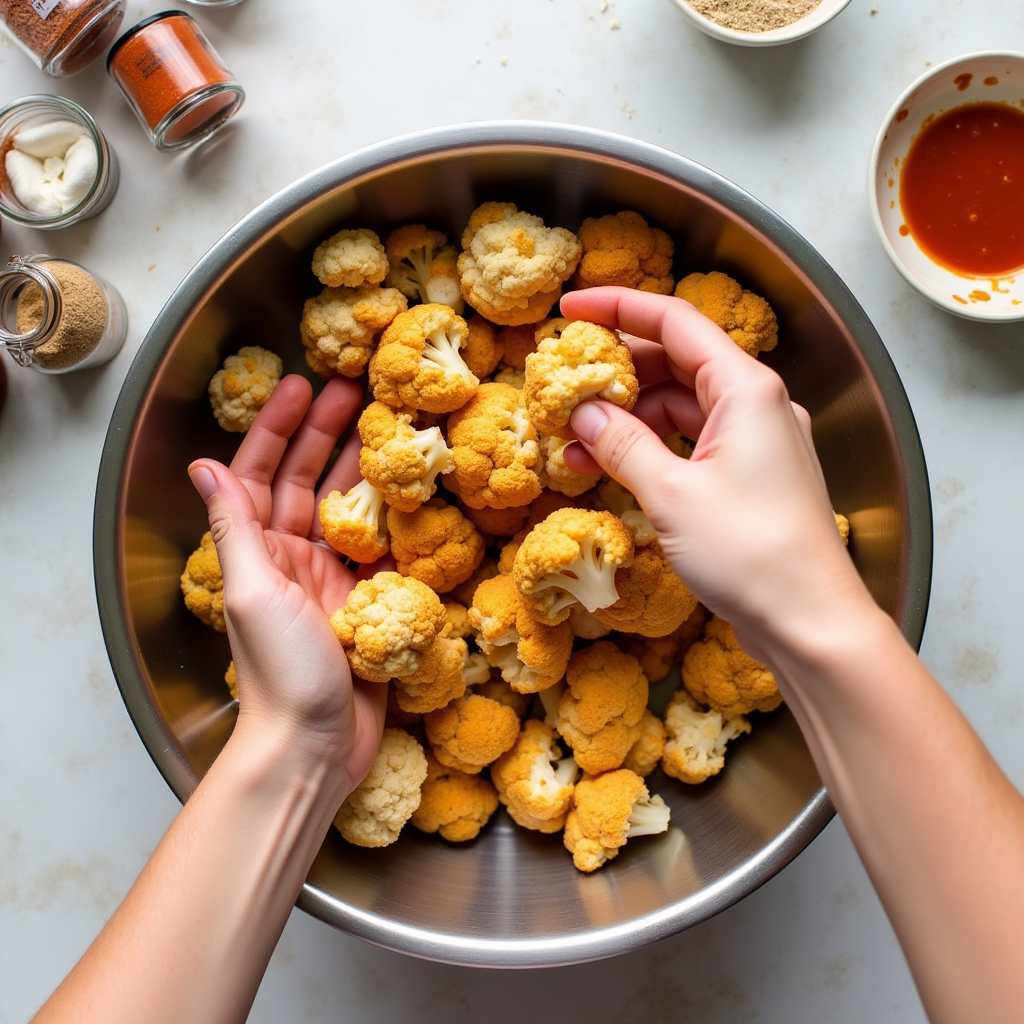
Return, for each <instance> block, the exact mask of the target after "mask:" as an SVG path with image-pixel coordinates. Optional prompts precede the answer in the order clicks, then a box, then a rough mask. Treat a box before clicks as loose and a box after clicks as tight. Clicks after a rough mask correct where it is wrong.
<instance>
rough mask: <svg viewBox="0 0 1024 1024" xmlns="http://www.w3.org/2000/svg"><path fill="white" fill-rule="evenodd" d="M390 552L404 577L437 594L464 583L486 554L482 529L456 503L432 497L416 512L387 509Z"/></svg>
mask: <svg viewBox="0 0 1024 1024" xmlns="http://www.w3.org/2000/svg"><path fill="white" fill-rule="evenodd" d="M388 533H389V534H390V535H391V554H392V556H393V557H394V559H395V561H396V563H397V564H398V571H399V572H400V573H401V574H402V575H403V576H414V577H415V578H416V579H418V580H422V581H423V582H424V583H426V585H427V586H428V587H430V588H431V590H434V591H436V592H437V593H438V594H444V593H447V592H448V591H449V590H451V589H452V588H453V587H457V586H458V585H459V584H460V583H465V582H466V580H468V579H469V577H470V576H472V575H473V573H474V572H476V569H477V566H478V565H479V564H480V562H481V561H482V560H483V557H484V539H483V537H482V536H481V535H480V532H479V530H477V528H476V527H475V526H474V525H473V524H472V523H471V522H470V521H469V520H468V519H467V518H466V517H465V516H464V515H463V514H462V513H461V512H460V511H459V510H458V509H457V508H456V507H455V506H454V505H447V504H445V502H443V501H442V500H441V499H440V498H431V499H430V501H428V502H425V503H424V504H422V505H420V507H419V508H418V509H416V511H415V512H400V511H399V510H398V509H395V508H393V509H391V510H390V511H389V512H388Z"/></svg>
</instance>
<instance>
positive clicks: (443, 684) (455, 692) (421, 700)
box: [394, 636, 468, 715]
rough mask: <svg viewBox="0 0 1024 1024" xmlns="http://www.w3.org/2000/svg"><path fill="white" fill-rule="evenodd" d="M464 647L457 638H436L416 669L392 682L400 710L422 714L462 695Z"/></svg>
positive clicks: (464, 683)
mask: <svg viewBox="0 0 1024 1024" xmlns="http://www.w3.org/2000/svg"><path fill="white" fill-rule="evenodd" d="M467 656H468V647H467V645H466V641H465V640H463V639H461V638H455V637H449V636H439V637H438V638H437V639H436V640H435V641H434V642H433V643H432V644H431V645H430V646H429V647H428V648H427V649H426V650H425V651H424V652H423V656H422V658H421V659H420V664H419V667H418V668H416V669H414V670H413V671H412V672H409V673H408V674H407V675H404V676H402V677H401V678H396V679H395V681H394V682H395V702H396V703H397V704H398V706H399V707H400V708H401V709H402V710H403V711H408V712H412V713H414V714H419V715H425V714H427V713H428V712H430V711H436V710H437V709H438V708H443V707H444V706H445V705H446V704H448V703H449V702H451V701H453V700H455V699H456V698H457V697H461V696H462V695H463V694H464V693H465V692H466V686H467V685H468V684H467V682H466V675H465V672H466V658H467Z"/></svg>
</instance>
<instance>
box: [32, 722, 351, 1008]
mask: <svg viewBox="0 0 1024 1024" xmlns="http://www.w3.org/2000/svg"><path fill="white" fill-rule="evenodd" d="M327 775H328V772H327V769H326V768H325V767H323V766H322V765H321V764H317V763H316V760H315V759H314V758H296V756H295V753H294V745H293V744H292V743H291V742H290V741H289V740H288V738H287V737H284V736H280V737H272V738H265V737H262V736H250V735H246V734H244V732H243V731H242V730H238V729H236V733H235V735H234V736H232V738H231V740H230V741H229V742H228V744H227V746H226V747H225V749H224V750H223V752H222V753H221V755H220V756H219V757H218V759H217V761H216V762H215V763H214V765H213V766H212V767H211V769H210V771H209V772H208V774H207V775H206V777H205V778H204V779H203V781H202V782H201V784H200V785H199V787H198V788H197V790H196V792H195V793H194V794H193V796H192V797H191V798H190V799H189V800H188V802H187V803H186V805H185V807H184V808H183V809H182V811H181V813H180V814H179V815H178V817H177V818H176V819H175V821H174V822H173V824H172V825H171V827H170V829H169V830H168V832H167V834H166V835H165V836H164V838H163V840H162V841H161V842H160V845H159V846H158V847H157V850H156V851H155V852H154V854H153V856H152V858H151V859H150V861H149V863H148V864H147V865H146V867H145V869H144V870H143V872H142V874H141V875H140V876H139V878H138V880H137V881H136V883H135V885H134V886H133V887H132V889H131V891H130V892H129V894H128V896H127V897H126V899H125V900H124V902H123V904H122V905H121V907H120V908H119V909H118V910H117V912H116V913H115V914H114V916H113V917H112V918H111V920H110V922H109V923H108V924H107V926H106V927H105V928H104V929H103V931H102V932H101V933H100V935H99V936H98V938H97V939H96V941H95V942H94V943H93V945H92V946H91V947H90V948H89V950H88V951H87V952H86V954H85V955H84V956H83V958H82V959H81V961H80V962H79V963H78V965H77V966H76V967H75V968H74V970H73V971H72V972H71V974H70V975H69V976H68V978H67V979H66V980H65V981H64V983H63V984H62V985H61V986H60V988H58V989H57V991H56V992H55V993H54V995H53V996H52V997H51V999H50V1000H49V1002H48V1003H47V1004H46V1005H45V1006H44V1007H43V1009H42V1010H41V1011H40V1012H39V1014H38V1016H37V1018H36V1020H37V1022H38V1024H51V1022H63V1021H74V1022H75V1024H82V1022H85V1021H96V1022H103V1024H118V1022H121V1021H123V1022H125V1024H128V1022H132V1024H135V1022H137V1021H140V1020H145V1021H147V1022H149V1024H161V1022H165V1021H166V1022H168V1024H170V1022H174V1024H178V1022H181V1021H189V1022H190V1024H204V1022H207V1021H209V1022H214V1021H216V1022H226V1021H244V1020H245V1018H246V1016H247V1014H248V1011H249V1007H250V1006H251V1003H252V1000H253V998H254V997H255V994H256V990H257V988H258V987H259V983H260V979H261V978H262V975H263V971H264V970H265V968H266V965H267V963H268V962H269V960H270V956H271V953H272V952H273V949H274V946H275V944H276V943H277V940H278V938H279V937H280V934H281V931H282V930H283V928H284V925H285V923H286V921H287V919H288V915H289V912H290V910H291V908H292V906H293V905H294V902H295V899H296V898H297V896H298V893H299V891H300V889H301V887H302V883H303V880H304V878H305V876H306V872H307V871H308V868H309V865H310V864H311V863H312V860H313V858H314V857H315V855H316V852H317V850H318V849H319V847H320V844H321V842H322V841H323V838H324V835H325V834H326V832H327V830H328V828H329V827H330V823H331V820H332V818H333V816H334V813H335V812H336V811H337V808H338V806H339V805H340V803H341V801H342V800H343V799H344V796H345V795H346V792H345V785H344V782H343V780H339V779H337V778H336V777H335V778H329V777H327Z"/></svg>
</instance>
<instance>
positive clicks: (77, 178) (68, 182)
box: [58, 135, 99, 213]
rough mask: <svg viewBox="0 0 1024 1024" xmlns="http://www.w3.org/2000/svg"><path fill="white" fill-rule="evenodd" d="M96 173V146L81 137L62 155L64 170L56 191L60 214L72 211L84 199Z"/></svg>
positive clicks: (86, 137)
mask: <svg viewBox="0 0 1024 1024" xmlns="http://www.w3.org/2000/svg"><path fill="white" fill-rule="evenodd" d="M98 172H99V155H98V154H97V152H96V146H95V145H94V144H93V141H92V139H90V138H89V137H88V136H87V135H82V136H81V137H80V138H78V139H77V140H76V141H75V142H73V143H72V144H71V146H70V148H69V149H68V150H67V152H65V154H64V170H63V174H62V176H61V183H60V188H59V189H58V194H59V199H60V204H61V210H62V212H64V213H66V212H67V211H68V210H71V209H73V208H74V207H76V206H77V205H78V204H79V203H80V202H81V201H82V200H83V199H84V198H85V196H86V193H87V192H88V191H89V189H90V188H92V183H93V182H94V181H95V180H96V175H97V173H98Z"/></svg>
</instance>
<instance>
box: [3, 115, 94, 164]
mask: <svg viewBox="0 0 1024 1024" xmlns="http://www.w3.org/2000/svg"><path fill="white" fill-rule="evenodd" d="M85 134H86V132H85V129H84V128H83V127H82V126H81V125H80V124H75V122H74V121H47V122H46V124H37V125H31V126H29V127H28V128H22V129H21V130H20V131H19V132H18V134H17V135H15V136H14V139H13V142H14V148H15V149H19V150H21V152H22V153H28V155H29V156H34V157H38V158H39V159H40V160H45V159H46V158H47V157H48V156H60V157H62V156H64V154H65V153H66V152H67V151H68V149H69V148H70V147H71V146H72V144H73V143H75V142H76V141H77V140H78V139H80V138H82V137H83V136H84V135H85Z"/></svg>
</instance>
